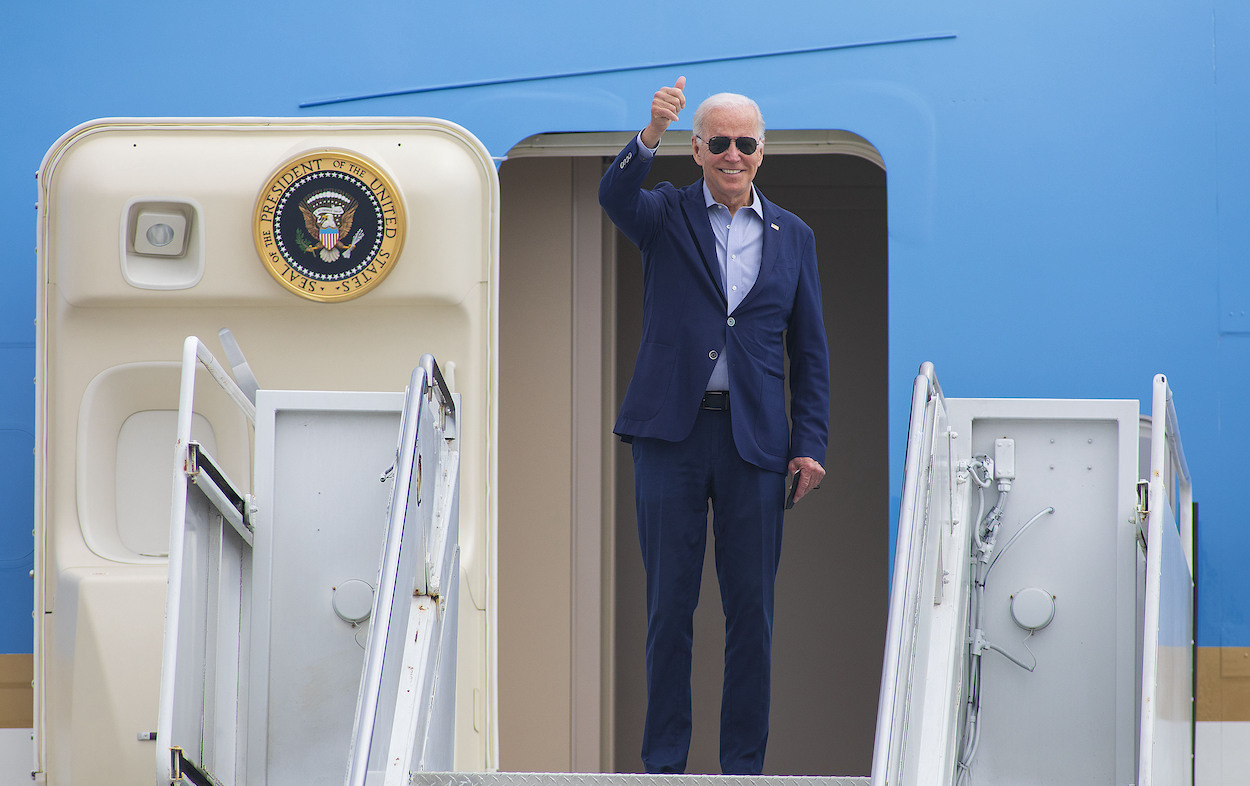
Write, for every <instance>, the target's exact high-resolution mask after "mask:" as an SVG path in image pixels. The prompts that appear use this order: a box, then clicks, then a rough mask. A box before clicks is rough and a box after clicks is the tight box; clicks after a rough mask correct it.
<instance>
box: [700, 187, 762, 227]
mask: <svg viewBox="0 0 1250 786" xmlns="http://www.w3.org/2000/svg"><path fill="white" fill-rule="evenodd" d="M703 204H704V205H705V206H707V207H709V208H710V207H712V206H713V205H720V202H717V201H716V199H715V198H714V197H713V196H712V192H711V190H710V189H709V188H708V187H707V181H706V180H704V181H703ZM721 207H725V206H724V205H721ZM747 207H748V208H749V209H750V210H752V211H754V213H755V215H757V216H759V217H760V220H761V221H762V220H763V219H764V206H763V204H762V202H761V200H760V192H759V191H758V190H757V189H756V188H755V184H754V183H752V184H751V204H749V205H747ZM725 209H726V210H728V209H729V208H727V207H726V208H725Z"/></svg>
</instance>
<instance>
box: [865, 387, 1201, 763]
mask: <svg viewBox="0 0 1250 786" xmlns="http://www.w3.org/2000/svg"><path fill="white" fill-rule="evenodd" d="M1192 545H1193V494H1192V487H1191V482H1190V475H1189V470H1188V467H1187V464H1186V461H1185V456H1184V452H1183V451H1182V449H1181V442H1180V435H1179V429H1178V427H1177V418H1176V411H1175V407H1174V405H1173V401H1172V394H1171V390H1170V389H1169V387H1168V384H1167V380H1166V379H1165V378H1164V377H1163V375H1159V376H1157V377H1155V380H1154V387H1153V403H1152V410H1151V416H1150V417H1149V418H1143V417H1141V416H1140V415H1139V413H1138V402H1137V401H1110V400H1040V399H1037V400H995V399H954V398H950V399H948V398H946V397H944V396H943V394H942V390H941V387H940V386H939V385H938V382H937V376H936V374H935V373H934V371H933V366H932V365H931V364H928V363H926V364H924V365H923V366H922V367H921V370H920V374H919V375H918V376H917V377H916V380H915V385H914V388H913V397H912V410H911V423H910V428H909V433H908V441H907V465H906V470H905V482H904V487H903V496H902V500H901V509H900V515H899V526H898V543H897V547H896V552H895V553H896V556H895V567H894V576H893V584H892V586H891V601H890V610H889V624H888V626H887V641H886V652H885V663H884V667H883V676H882V685H881V701H880V704H879V708H878V717H877V736H876V743H875V748H874V751H873V774H872V783H873V785H874V786H887V785H889V786H895V785H897V786H921V785H922V784H941V786H949V785H951V784H956V785H958V784H1015V783H1029V784H1069V783H1104V784H1115V785H1116V786H1129V785H1130V784H1138V785H1139V786H1146V785H1147V784H1168V786H1180V785H1181V784H1192V783H1193V730H1194V715H1193V673H1194V672H1193V643H1194V635H1193V634H1194V627H1193V626H1194V608H1193V586H1194V583H1193V566H1194V563H1193V557H1192V554H1193V549H1192Z"/></svg>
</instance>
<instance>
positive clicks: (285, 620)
mask: <svg viewBox="0 0 1250 786" xmlns="http://www.w3.org/2000/svg"><path fill="white" fill-rule="evenodd" d="M223 332H224V331H223ZM222 338H223V344H225V345H226V346H227V352H228V354H236V353H235V351H234V347H233V340H232V339H230V338H229V336H228V335H223V337H222ZM231 362H232V365H233V366H234V370H235V375H236V377H238V378H239V380H240V382H242V383H243V384H242V387H246V388H250V391H249V392H248V393H245V392H244V391H243V389H241V387H240V385H239V384H236V383H235V382H234V380H232V379H231V378H230V376H229V374H228V373H227V372H226V371H225V369H224V368H223V367H222V366H221V364H220V363H218V361H217V360H216V359H215V358H214V357H213V356H212V355H211V354H210V353H209V351H208V349H207V348H206V347H205V346H204V344H203V343H201V342H200V341H199V340H198V339H197V338H195V337H191V338H188V339H187V341H186V343H185V345H184V349H183V358H182V383H181V399H180V402H179V415H178V437H177V447H176V455H175V457H174V465H175V470H174V504H173V510H174V521H173V527H172V529H171V535H170V552H169V591H168V598H167V606H166V626H165V644H164V658H163V664H162V673H161V698H160V708H159V713H158V729H157V740H158V741H159V745H158V748H159V752H158V754H157V760H156V782H157V783H158V784H169V783H189V784H195V785H196V786H208V784H220V785H221V786H235V785H236V784H237V785H238V786H243V785H244V784H267V786H278V785H279V784H308V783H337V782H343V783H347V784H352V785H353V786H364V784H370V785H373V784H378V785H381V784H402V783H407V782H408V777H409V772H411V771H413V770H422V769H436V770H449V769H451V768H452V750H453V748H452V743H453V740H452V736H453V723H452V718H453V712H454V696H455V689H456V672H455V669H456V658H455V642H456V633H457V628H456V618H457V611H456V609H457V587H458V583H459V567H460V553H459V546H458V534H457V527H458V516H459V510H458V502H457V500H458V496H459V488H458V484H459V478H460V467H459V459H460V454H459V422H458V420H457V417H458V416H457V413H458V412H459V406H458V405H459V401H458V396H457V395H454V394H452V393H450V391H449V390H448V387H447V385H446V383H445V381H444V380H443V377H442V374H441V373H440V370H439V368H438V365H437V364H436V363H435V362H434V359H433V357H431V356H430V355H426V356H424V357H422V358H421V361H420V365H419V367H418V368H416V369H415V370H414V371H413V372H412V377H411V381H410V383H409V387H408V390H407V392H406V393H360V392H328V391H277V390H264V389H259V390H257V389H256V388H257V387H258V386H257V385H256V384H255V381H254V380H251V381H250V384H249V380H250V377H251V374H250V371H247V370H246V363H245V362H244V361H243V360H242V357H241V355H239V356H238V357H237V358H231ZM200 367H203V368H205V369H207V371H208V372H209V373H210V374H211V375H212V376H213V378H214V379H215V380H217V382H218V383H220V385H221V386H222V387H223V388H224V389H225V390H226V392H227V393H228V394H229V395H230V396H231V397H232V398H233V399H234V401H235V402H236V403H237V404H238V406H239V407H240V408H241V409H242V410H243V411H244V413H245V414H246V415H247V417H248V418H249V420H250V421H251V422H252V423H253V425H254V429H255V449H254V459H253V466H254V476H255V477H254V479H253V481H254V483H253V489H254V490H255V494H254V495H249V494H246V493H243V492H241V491H239V487H238V486H237V485H236V484H235V483H234V482H233V481H232V480H231V479H230V478H228V477H226V476H225V474H224V473H223V472H222V471H221V470H220V469H219V468H218V466H217V464H216V463H215V462H214V461H213V458H212V457H211V456H210V455H208V453H207V452H205V451H204V450H203V448H201V447H200V446H199V445H198V444H197V443H195V442H194V441H192V440H191V429H192V422H193V414H192V413H193V411H194V410H193V406H194V402H193V392H194V390H195V384H194V381H195V376H196V373H197V371H198V370H199V368H200ZM379 554H381V558H380V559H379ZM327 588H332V589H331V590H330V593H329V595H330V596H329V597H327ZM366 635H367V639H366V638H365V636H366Z"/></svg>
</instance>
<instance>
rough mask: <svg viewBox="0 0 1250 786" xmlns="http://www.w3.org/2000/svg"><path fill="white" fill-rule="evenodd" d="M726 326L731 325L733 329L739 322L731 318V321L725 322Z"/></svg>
mask: <svg viewBox="0 0 1250 786" xmlns="http://www.w3.org/2000/svg"><path fill="white" fill-rule="evenodd" d="M725 324H726V325H729V326H730V327H733V326H734V325H735V324H737V321H736V320H735V319H734V318H733V317H730V318H729V319H727V320H725Z"/></svg>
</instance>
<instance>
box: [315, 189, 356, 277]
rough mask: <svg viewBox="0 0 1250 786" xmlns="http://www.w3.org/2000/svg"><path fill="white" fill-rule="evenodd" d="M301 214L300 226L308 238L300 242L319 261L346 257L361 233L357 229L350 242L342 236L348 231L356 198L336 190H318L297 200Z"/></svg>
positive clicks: (348, 257) (354, 210)
mask: <svg viewBox="0 0 1250 786" xmlns="http://www.w3.org/2000/svg"><path fill="white" fill-rule="evenodd" d="M299 209H300V212H301V213H303V214H304V227H305V228H307V230H308V232H309V234H311V235H312V238H311V239H310V240H309V241H308V242H307V243H306V244H304V250H305V251H308V252H309V253H313V254H317V255H318V256H320V257H321V261H322V262H335V261H337V260H338V258H339V257H340V256H342V257H343V258H344V259H350V258H351V256H352V249H354V248H355V247H356V244H357V243H359V242H360V240H361V238H363V237H364V236H365V233H364V230H363V229H357V230H356V234H355V235H352V239H351V243H344V242H343V238H346V237H347V236H348V235H351V231H352V219H353V218H354V217H355V215H356V201H355V200H354V199H351V198H350V197H348V196H345V195H343V194H340V193H339V192H337V191H322V192H321V193H318V194H313V195H312V196H310V197H308V198H307V199H305V200H304V201H302V202H300V203H299Z"/></svg>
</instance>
